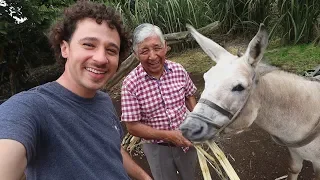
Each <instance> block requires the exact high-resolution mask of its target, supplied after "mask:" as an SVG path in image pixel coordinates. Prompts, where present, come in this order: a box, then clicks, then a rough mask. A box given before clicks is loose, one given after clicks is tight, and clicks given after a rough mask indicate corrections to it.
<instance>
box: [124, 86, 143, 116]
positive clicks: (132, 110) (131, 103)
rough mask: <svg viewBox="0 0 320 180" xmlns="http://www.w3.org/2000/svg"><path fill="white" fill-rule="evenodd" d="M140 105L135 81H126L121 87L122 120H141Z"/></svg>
mask: <svg viewBox="0 0 320 180" xmlns="http://www.w3.org/2000/svg"><path fill="white" fill-rule="evenodd" d="M140 119H141V115H140V106H139V102H138V99H137V97H136V95H135V94H134V92H133V83H130V82H128V81H124V83H123V84H122V88H121V121H127V122H132V121H140Z"/></svg>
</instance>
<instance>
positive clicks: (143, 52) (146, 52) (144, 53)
mask: <svg viewBox="0 0 320 180" xmlns="http://www.w3.org/2000/svg"><path fill="white" fill-rule="evenodd" d="M140 54H142V55H146V54H148V51H142V52H140Z"/></svg>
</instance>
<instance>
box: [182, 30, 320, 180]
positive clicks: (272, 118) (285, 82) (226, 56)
mask: <svg viewBox="0 0 320 180" xmlns="http://www.w3.org/2000/svg"><path fill="white" fill-rule="evenodd" d="M188 29H189V31H190V32H191V34H192V35H193V37H194V38H195V39H196V41H197V42H198V43H199V44H200V46H201V48H202V49H203V50H204V51H205V52H206V53H207V54H208V56H210V58H211V59H212V60H214V61H215V62H216V65H215V66H213V67H212V68H211V69H210V70H209V71H208V72H206V73H205V74H204V80H205V88H204V91H203V92H202V94H201V98H200V100H199V102H198V103H197V105H196V107H195V108H194V110H193V112H191V113H190V114H189V115H188V116H187V118H186V120H185V122H184V123H183V124H182V125H181V126H180V129H181V131H182V133H183V135H184V136H185V137H186V138H188V139H190V140H191V141H205V140H209V139H214V137H215V136H218V135H221V134H223V133H236V132H241V131H242V130H244V129H245V128H247V127H249V126H250V125H251V124H252V123H253V122H254V123H256V124H257V125H258V126H259V127H260V128H262V129H264V130H266V131H267V132H268V133H270V134H271V135H272V137H273V139H274V140H275V141H276V142H278V143H280V144H282V145H286V146H288V148H289V151H290V155H291V159H290V163H289V168H288V170H289V173H288V179H290V180H295V179H297V178H298V174H299V173H300V171H301V168H302V163H303V160H309V161H311V162H312V163H313V167H314V170H315V173H316V179H319V180H320V137H319V134H320V83H319V82H316V81H311V80H308V79H306V78H304V77H300V76H298V75H295V74H291V73H287V72H284V71H281V70H278V69H277V68H274V67H271V66H267V65H264V64H261V63H260V64H259V62H260V60H261V59H262V57H263V54H264V51H265V49H266V47H267V44H268V34H267V31H266V29H265V26H264V25H263V24H261V25H260V28H259V32H258V33H257V34H256V36H255V37H254V38H253V39H252V40H251V42H250V44H249V45H248V48H247V50H246V52H245V54H244V55H243V56H241V57H238V56H234V55H232V54H230V53H229V52H228V51H226V50H225V49H224V48H223V47H221V46H219V45H218V44H217V43H215V42H213V41H212V40H210V39H208V38H206V37H204V36H203V35H201V34H200V33H198V32H197V31H196V30H195V29H194V28H193V27H191V26H188Z"/></svg>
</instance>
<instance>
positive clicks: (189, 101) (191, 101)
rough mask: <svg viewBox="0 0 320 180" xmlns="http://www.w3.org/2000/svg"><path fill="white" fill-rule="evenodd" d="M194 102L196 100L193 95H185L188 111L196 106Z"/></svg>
mask: <svg viewBox="0 0 320 180" xmlns="http://www.w3.org/2000/svg"><path fill="white" fill-rule="evenodd" d="M196 104H197V101H196V98H195V96H188V97H186V106H187V108H188V110H189V111H190V112H192V111H193V108H194V107H195V106H196Z"/></svg>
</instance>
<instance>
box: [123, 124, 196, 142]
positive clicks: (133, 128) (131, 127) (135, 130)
mask: <svg viewBox="0 0 320 180" xmlns="http://www.w3.org/2000/svg"><path fill="white" fill-rule="evenodd" d="M125 124H126V127H127V130H128V132H129V133H130V134H132V135H134V136H137V137H141V138H144V139H155V140H164V141H167V142H172V143H174V144H175V145H177V146H183V147H186V146H192V143H191V142H190V141H189V140H188V139H186V138H185V137H183V135H182V133H181V132H180V131H179V130H159V129H155V128H152V127H150V126H148V125H145V124H143V123H141V122H139V121H134V122H125Z"/></svg>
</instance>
